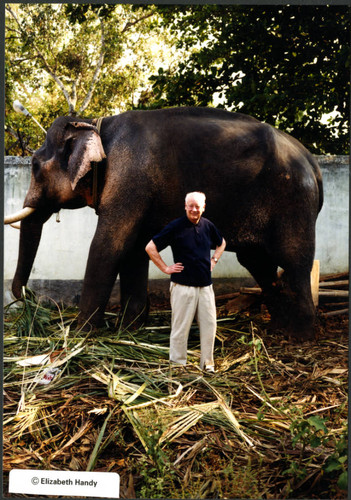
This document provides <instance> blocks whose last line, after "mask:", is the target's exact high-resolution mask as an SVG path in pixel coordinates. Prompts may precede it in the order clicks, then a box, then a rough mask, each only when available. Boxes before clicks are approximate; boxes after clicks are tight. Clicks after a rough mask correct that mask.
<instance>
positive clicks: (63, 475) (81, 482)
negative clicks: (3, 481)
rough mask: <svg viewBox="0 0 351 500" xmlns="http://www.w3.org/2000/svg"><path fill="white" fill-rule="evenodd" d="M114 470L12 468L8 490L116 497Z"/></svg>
mask: <svg viewBox="0 0 351 500" xmlns="http://www.w3.org/2000/svg"><path fill="white" fill-rule="evenodd" d="M119 484H120V477H119V474H117V473H116V472H75V471H53V470H35V469H34V470H33V469H13V470H11V471H10V476H9V493H23V494H36V495H38V494H42V495H64V496H68V497H72V496H79V497H81V496H87V497H101V498H102V497H103V498H119Z"/></svg>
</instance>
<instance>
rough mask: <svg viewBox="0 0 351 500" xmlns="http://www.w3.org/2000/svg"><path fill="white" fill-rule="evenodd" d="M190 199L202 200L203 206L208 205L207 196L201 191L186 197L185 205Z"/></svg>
mask: <svg viewBox="0 0 351 500" xmlns="http://www.w3.org/2000/svg"><path fill="white" fill-rule="evenodd" d="M189 198H197V199H199V198H201V201H202V203H203V205H205V203H206V195H205V193H201V191H193V192H192V193H188V194H187V195H186V197H185V203H187V202H188V200H189Z"/></svg>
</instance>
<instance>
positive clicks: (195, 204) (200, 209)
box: [185, 196, 205, 224]
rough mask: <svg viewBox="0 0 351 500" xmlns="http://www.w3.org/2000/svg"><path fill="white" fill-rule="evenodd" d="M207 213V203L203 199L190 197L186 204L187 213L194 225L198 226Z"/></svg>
mask: <svg viewBox="0 0 351 500" xmlns="http://www.w3.org/2000/svg"><path fill="white" fill-rule="evenodd" d="M204 211H205V203H204V202H203V199H202V198H201V197H197V196H190V197H189V198H188V199H187V201H186V202H185V212H186V215H187V217H188V219H189V220H190V222H192V223H193V224H197V223H198V222H199V220H200V218H201V215H202V214H203V213H204Z"/></svg>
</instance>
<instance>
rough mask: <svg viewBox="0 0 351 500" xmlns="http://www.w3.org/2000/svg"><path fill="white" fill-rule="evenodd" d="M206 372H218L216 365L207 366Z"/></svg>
mask: <svg viewBox="0 0 351 500" xmlns="http://www.w3.org/2000/svg"><path fill="white" fill-rule="evenodd" d="M204 372H206V373H216V370H215V368H214V366H205V369H204Z"/></svg>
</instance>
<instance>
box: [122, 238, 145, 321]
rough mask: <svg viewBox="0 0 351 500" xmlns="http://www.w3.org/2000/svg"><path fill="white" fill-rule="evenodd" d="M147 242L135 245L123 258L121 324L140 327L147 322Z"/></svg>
mask: <svg viewBox="0 0 351 500" xmlns="http://www.w3.org/2000/svg"><path fill="white" fill-rule="evenodd" d="M144 247H145V244H143V245H139V246H135V247H134V248H133V249H132V250H129V251H128V253H127V254H126V256H125V257H124V258H123V260H122V262H121V266H120V270H119V277H120V290H121V318H120V319H121V325H123V326H124V327H126V328H128V327H132V328H138V327H140V326H141V325H142V324H144V323H145V321H146V318H147V315H148V312H149V301H148V291H147V286H148V271H149V256H148V255H147V253H146V252H145V248H144Z"/></svg>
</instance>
